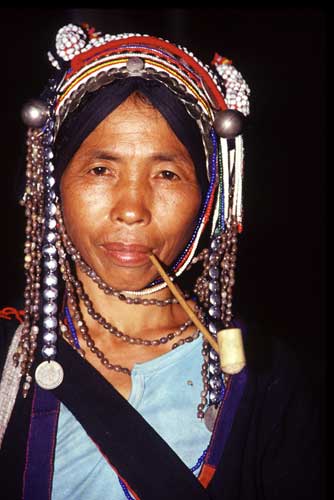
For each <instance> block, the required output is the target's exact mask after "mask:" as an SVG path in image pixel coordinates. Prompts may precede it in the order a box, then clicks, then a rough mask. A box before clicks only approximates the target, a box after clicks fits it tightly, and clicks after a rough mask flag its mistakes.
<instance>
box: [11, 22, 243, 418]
mask: <svg viewBox="0 0 334 500" xmlns="http://www.w3.org/2000/svg"><path fill="white" fill-rule="evenodd" d="M48 56H49V60H50V62H51V64H52V65H53V66H54V68H55V76H54V77H52V78H51V79H50V80H49V81H48V85H47V87H46V88H45V90H44V91H43V93H42V94H41V96H40V98H39V99H37V100H32V101H30V102H28V103H27V105H25V106H24V108H23V111H22V118H23V120H24V122H25V123H26V124H27V125H28V127H29V129H28V139H27V171H26V174H27V180H26V188H25V193H24V196H23V199H22V204H23V205H24V206H25V210H26V214H27V218H28V223H27V230H26V234H27V241H26V248H25V269H26V277H27V285H26V290H25V300H26V304H25V311H26V312H25V318H24V326H23V329H22V338H21V343H20V348H19V351H18V352H17V354H16V356H15V360H16V362H17V363H21V366H22V372H23V373H24V374H25V376H26V379H25V383H24V393H27V391H28V389H29V385H30V381H31V375H30V369H31V366H32V363H33V357H34V351H35V348H36V339H37V333H38V330H39V328H40V326H41V327H42V329H43V333H42V335H43V339H44V345H43V348H42V353H43V356H44V358H45V359H46V360H47V361H50V360H53V359H54V358H55V357H56V340H57V332H58V327H59V324H58V320H59V318H58V282H59V279H60V278H59V273H58V270H59V265H60V267H66V264H65V254H68V255H70V257H71V258H72V260H74V261H75V262H77V263H79V265H82V266H83V269H84V270H85V272H87V273H88V275H89V276H91V277H92V279H94V280H95V281H96V282H97V283H98V284H99V286H101V288H103V289H104V290H106V289H108V290H109V292H110V293H112V290H111V289H110V287H108V285H107V284H105V283H103V282H102V280H101V279H100V278H99V277H98V276H97V275H96V273H95V272H94V270H92V269H90V268H89V266H87V265H86V264H85V263H84V262H82V260H81V258H80V255H78V253H77V252H76V249H75V248H74V247H73V245H72V244H71V242H69V241H68V239H66V236H65V235H64V234H60V233H62V229H61V228H62V224H61V213H59V206H58V200H57V194H56V192H55V183H56V180H55V166H54V153H55V151H54V146H55V141H57V135H58V134H59V131H60V130H61V127H62V124H63V123H64V122H65V120H66V118H67V117H68V116H70V115H71V113H73V111H74V110H75V109H76V108H77V107H78V106H79V105H80V103H81V101H82V100H83V99H84V98H85V96H87V95H88V94H89V93H92V92H96V91H98V90H99V89H101V88H104V87H106V86H108V85H111V84H112V83H113V82H115V81H117V80H124V79H128V78H132V77H140V78H142V79H146V80H149V81H150V80H152V81H157V82H159V83H160V84H162V85H163V86H166V87H167V88H168V89H169V90H170V91H172V92H173V93H174V94H175V95H176V96H177V97H178V99H179V100H180V101H181V102H182V103H183V104H184V106H185V108H186V110H187V112H188V113H189V115H190V116H191V117H192V118H193V119H194V120H195V121H196V123H197V125H198V127H199V129H200V131H201V136H202V141H203V145H204V149H205V154H206V176H207V182H208V190H207V192H206V194H205V199H204V200H203V203H202V208H201V212H200V215H199V218H198V222H197V225H196V228H195V230H194V232H193V235H192V237H191V239H190V240H189V242H188V244H187V245H186V247H185V248H184V250H183V252H182V253H181V254H180V255H179V256H178V258H177V260H176V261H175V262H174V263H173V265H172V266H171V268H170V270H169V274H170V276H171V278H172V279H177V277H178V276H181V275H182V273H183V272H184V271H185V270H188V269H189V267H190V266H192V265H193V264H194V263H197V262H200V261H202V263H203V269H204V270H203V273H202V274H201V276H200V277H199V278H198V280H197V282H196V286H195V289H194V292H195V293H196V295H197V297H198V300H199V304H200V305H201V307H202V309H203V311H204V313H203V314H204V321H205V322H206V324H207V326H208V328H209V330H210V332H211V333H212V334H213V335H216V333H217V329H218V326H219V324H220V323H221V322H222V323H223V325H225V326H229V325H230V324H231V321H232V288H233V284H234V269H235V260H236V241H237V233H238V232H241V230H242V216H243V211H242V179H243V142H242V127H243V124H244V119H245V117H246V116H247V115H248V114H249V102H248V95H249V88H248V86H247V84H246V82H245V81H244V79H243V77H242V76H241V74H240V73H239V72H238V71H237V70H236V68H235V67H234V66H233V64H232V62H231V61H230V60H228V59H226V58H224V57H221V56H219V55H218V54H215V56H214V58H213V61H212V63H211V66H208V65H206V64H204V63H202V62H201V61H200V60H199V59H198V58H197V57H195V56H194V55H193V54H192V53H191V52H189V51H188V50H187V49H186V48H184V47H181V46H179V45H176V44H174V43H171V42H169V41H167V40H163V39H161V38H156V37H152V36H149V35H140V34H135V33H123V34H119V35H108V34H107V35H103V34H101V33H97V32H96V31H95V30H94V29H93V28H91V27H89V26H88V25H80V26H79V25H74V24H68V25H66V26H64V27H63V28H61V29H60V30H59V31H58V34H57V37H56V44H55V50H52V51H51V52H49V53H48ZM59 227H60V229H59ZM204 233H207V234H209V236H210V244H209V248H205V249H204V250H203V249H202V248H201V246H200V242H201V238H202V237H203V234H204ZM200 248H201V251H199V249H200ZM62 272H63V270H62ZM64 272H65V274H66V271H64ZM72 285H73V283H72ZM164 286H165V283H164V282H162V281H161V280H156V281H155V282H153V283H151V284H150V285H149V286H148V287H147V288H146V289H145V290H141V291H137V292H124V294H127V296H128V297H129V295H131V294H132V295H133V296H134V297H135V298H134V299H130V298H127V299H126V300H128V301H129V303H131V301H133V302H135V301H136V300H139V299H136V297H139V296H141V295H145V294H147V293H150V292H152V291H155V290H159V289H160V288H162V287H164ZM110 290H111V291H110ZM115 293H116V292H115ZM117 293H118V295H123V294H120V293H119V292H117ZM123 296H124V295H123ZM41 301H42V309H40V304H41ZM147 302H149V300H148V301H147ZM144 303H145V299H144ZM40 310H41V314H40ZM40 316H41V317H40ZM204 355H205V359H206V365H205V369H206V370H207V372H208V380H209V383H208V387H207V390H208V391H209V400H210V401H209V402H210V403H216V402H217V401H219V399H220V397H221V390H222V380H221V371H220V369H219V362H218V361H217V359H218V356H217V353H215V352H214V351H213V350H212V349H211V350H210V348H209V346H208V345H206V347H205V348H204ZM40 366H41V365H40ZM50 366H52V365H51V364H50ZM39 368H40V367H38V368H37V369H39ZM58 376H59V380H58V381H57V383H58V382H60V381H61V371H59V372H57V370H56V373H55V375H54V377H55V379H57V377H58ZM50 377H51V378H52V376H51V375H50ZM51 385H52V384H51ZM204 406H205V405H204V402H203V401H202V407H201V408H200V413H201V411H202V410H203V408H204Z"/></svg>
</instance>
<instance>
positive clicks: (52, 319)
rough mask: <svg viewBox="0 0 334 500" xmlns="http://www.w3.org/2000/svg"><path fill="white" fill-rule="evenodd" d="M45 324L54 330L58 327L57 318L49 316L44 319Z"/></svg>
mask: <svg viewBox="0 0 334 500" xmlns="http://www.w3.org/2000/svg"><path fill="white" fill-rule="evenodd" d="M43 326H44V327H45V328H47V329H48V330H54V329H55V328H56V327H57V319H56V318H55V317H54V316H49V317H47V318H45V319H44V321H43Z"/></svg>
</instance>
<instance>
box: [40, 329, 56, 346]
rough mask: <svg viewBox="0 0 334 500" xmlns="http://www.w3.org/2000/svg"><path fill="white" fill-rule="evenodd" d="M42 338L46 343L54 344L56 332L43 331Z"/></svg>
mask: <svg viewBox="0 0 334 500" xmlns="http://www.w3.org/2000/svg"><path fill="white" fill-rule="evenodd" d="M43 340H44V342H47V343H48V344H55V343H56V341H57V334H56V333H55V332H54V331H51V332H45V333H44V334H43Z"/></svg>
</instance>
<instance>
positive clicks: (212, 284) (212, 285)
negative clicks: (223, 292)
mask: <svg viewBox="0 0 334 500" xmlns="http://www.w3.org/2000/svg"><path fill="white" fill-rule="evenodd" d="M219 288H220V287H219V282H218V281H216V280H212V281H209V290H210V292H219Z"/></svg>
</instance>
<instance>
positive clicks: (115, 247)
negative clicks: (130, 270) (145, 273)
mask: <svg viewBox="0 0 334 500" xmlns="http://www.w3.org/2000/svg"><path fill="white" fill-rule="evenodd" d="M101 247H102V248H103V250H104V252H105V253H106V254H107V255H108V257H110V258H111V259H112V261H113V262H114V263H115V264H118V265H121V266H129V267H131V266H140V265H142V264H145V263H147V262H148V261H149V257H148V256H149V254H150V253H151V249H150V247H148V246H146V245H141V244H138V243H131V244H128V243H118V242H111V243H104V244H102V245H101Z"/></svg>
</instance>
